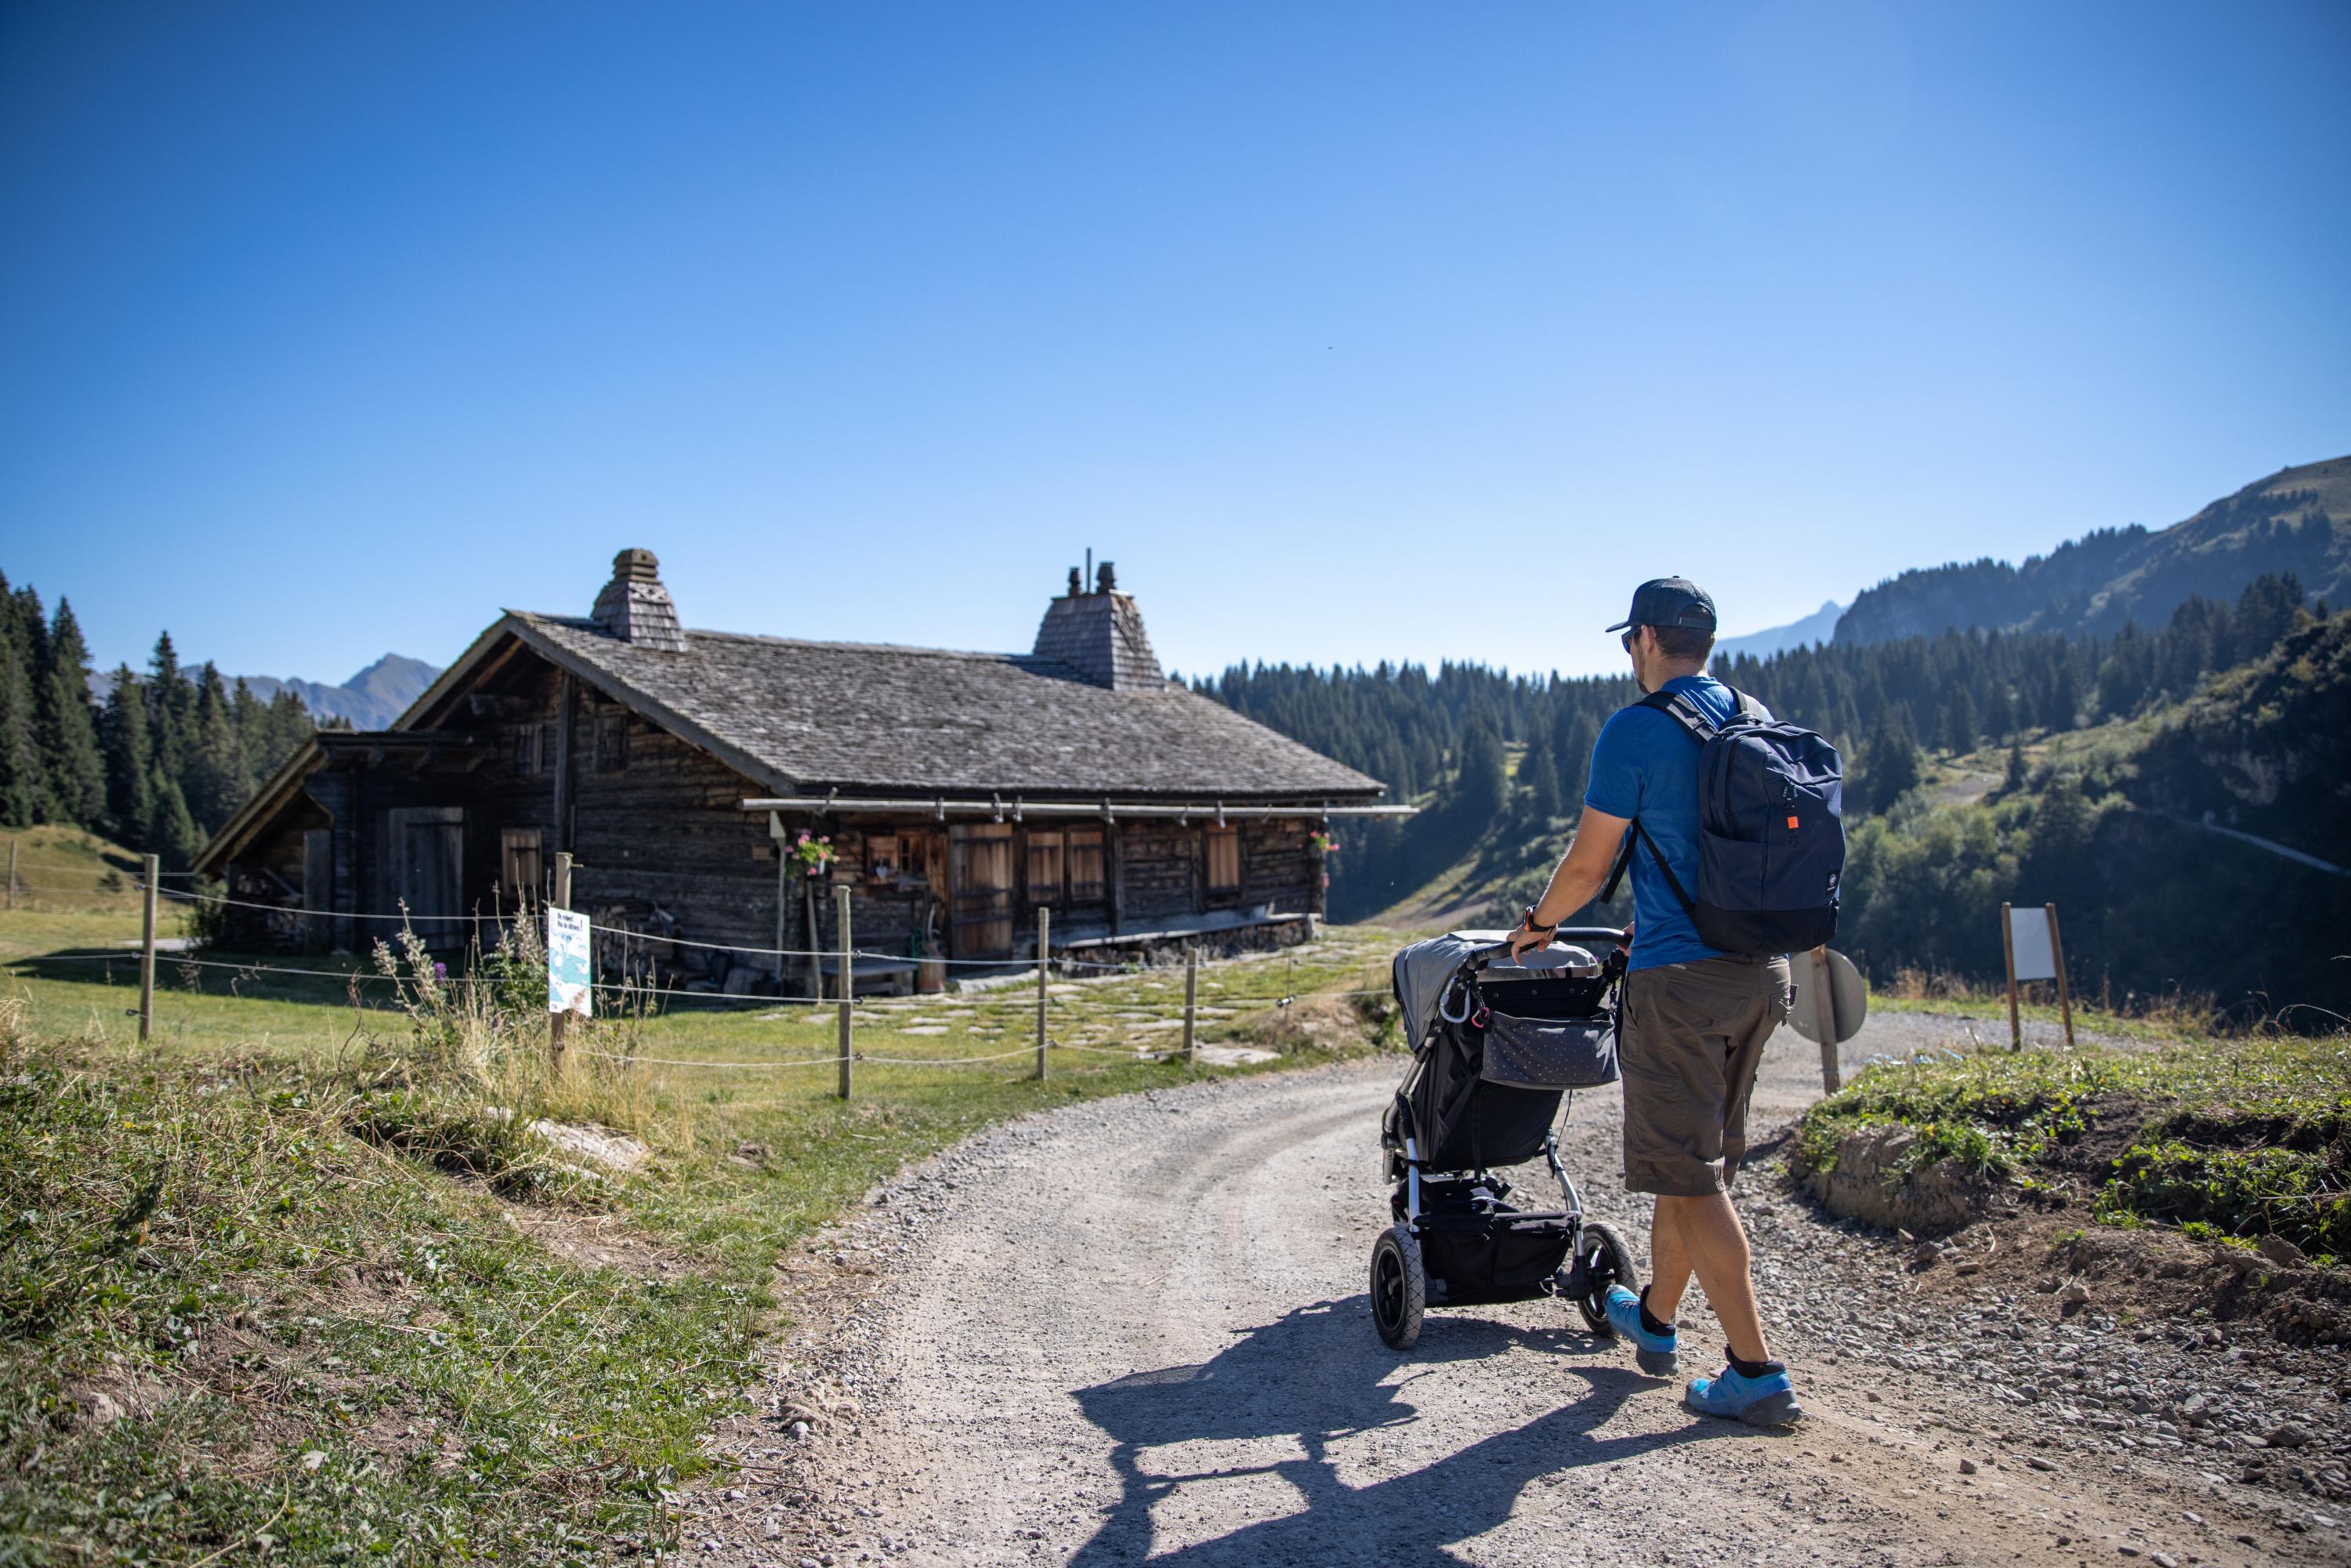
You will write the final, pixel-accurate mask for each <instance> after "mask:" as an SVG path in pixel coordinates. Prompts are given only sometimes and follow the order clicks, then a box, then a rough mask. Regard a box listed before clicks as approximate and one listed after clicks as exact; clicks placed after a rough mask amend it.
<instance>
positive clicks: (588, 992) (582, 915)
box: [547, 907, 596, 1018]
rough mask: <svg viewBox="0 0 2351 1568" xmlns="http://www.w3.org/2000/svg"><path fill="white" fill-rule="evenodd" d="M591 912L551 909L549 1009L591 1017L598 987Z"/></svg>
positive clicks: (548, 914) (549, 919)
mask: <svg viewBox="0 0 2351 1568" xmlns="http://www.w3.org/2000/svg"><path fill="white" fill-rule="evenodd" d="M588 944H589V934H588V915H587V914H586V912H585V911H582V910H577V909H556V908H552V907H550V908H549V910H548V912H547V1010H548V1011H549V1012H551V1013H578V1014H579V1015H580V1017H581V1018H587V1017H589V1016H590V1014H591V1013H592V1011H593V1009H594V1000H593V998H594V997H595V995H596V991H595V987H594V985H593V983H592V981H591V977H590V966H589V959H588Z"/></svg>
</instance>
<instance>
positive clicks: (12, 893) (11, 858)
mask: <svg viewBox="0 0 2351 1568" xmlns="http://www.w3.org/2000/svg"><path fill="white" fill-rule="evenodd" d="M8 907H9V908H11V909H14V908H16V840H15V839H10V840H9V841H8Z"/></svg>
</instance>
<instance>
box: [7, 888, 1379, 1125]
mask: <svg viewBox="0 0 2351 1568" xmlns="http://www.w3.org/2000/svg"><path fill="white" fill-rule="evenodd" d="M16 885H18V886H20V887H38V888H43V889H47V888H49V887H53V886H55V885H56V884H46V883H26V882H24V881H22V880H19V882H18V883H17V884H16ZM63 891H67V892H71V893H85V894H86V893H88V892H89V890H88V889H84V888H65V889H63ZM125 891H126V892H128V893H131V894H136V895H140V896H143V895H144V894H145V892H146V887H145V883H143V882H140V883H133V884H132V885H131V887H130V888H128V889H126V890H125ZM156 892H157V894H158V895H159V896H160V897H161V898H163V899H167V900H169V901H170V902H172V903H174V904H224V905H233V906H238V907H244V908H250V909H256V910H263V911H266V912H268V913H271V914H274V915H298V916H322V915H323V916H326V917H329V918H357V919H363V920H381V921H398V922H402V923H403V924H405V925H409V926H411V927H413V926H415V925H422V924H426V923H427V920H428V919H429V920H432V921H442V920H446V921H449V922H472V923H475V924H476V925H478V924H479V923H480V922H484V921H490V922H496V923H497V924H499V925H511V924H513V923H516V922H519V921H525V920H529V919H530V918H531V915H530V913H529V912H528V911H527V910H524V911H517V912H515V913H513V914H507V913H504V912H501V913H499V914H497V915H459V916H446V917H442V916H434V917H422V918H421V917H417V916H415V915H412V914H410V913H409V912H406V911H402V913H400V914H398V915H378V914H373V913H357V914H354V913H352V912H340V911H328V910H316V909H308V908H304V907H302V906H298V905H285V904H262V903H258V902H256V901H252V900H244V899H235V898H232V897H229V896H227V895H225V894H204V893H193V892H188V891H183V890H173V889H166V888H162V887H158V888H157V889H156ZM590 929H591V931H593V932H596V933H598V934H600V935H602V936H610V937H616V938H619V939H620V940H621V941H622V943H623V944H627V945H643V946H658V945H661V944H669V945H671V946H683V947H691V948H698V949H704V950H711V951H719V952H726V953H733V954H744V955H749V956H758V957H769V958H776V959H779V960H780V959H790V958H802V959H805V958H821V959H827V960H832V961H834V962H835V963H836V964H838V963H839V962H841V960H842V959H843V957H844V955H843V954H842V952H841V949H839V948H831V949H823V950H810V949H792V948H786V947H770V946H758V945H753V944H740V943H715V942H700V941H689V940H686V939H684V938H678V937H672V936H664V935H662V934H659V933H648V932H643V931H638V930H635V929H633V928H631V927H626V926H615V925H597V924H593V923H591V924H590ZM1042 935H1043V933H1042V932H1041V931H1040V937H1041V936H1042ZM1175 935H1181V934H1175ZM1189 935H1196V936H1215V935H1217V932H1216V931H1213V930H1210V931H1203V932H1198V933H1193V934H1189ZM379 953H381V945H379ZM845 956H846V960H847V963H848V966H849V969H850V973H851V974H852V976H853V975H855V974H856V972H857V966H858V965H859V964H860V963H861V962H862V963H866V964H887V965H890V966H892V967H893V972H896V973H901V974H903V973H904V969H905V967H907V964H908V960H907V958H906V957H905V956H901V955H896V954H889V953H877V952H873V951H872V950H869V949H863V948H856V947H852V948H851V949H850V950H849V952H848V953H847V954H846V955H845ZM1276 956H1277V955H1274V954H1270V953H1256V954H1249V955H1243V956H1238V957H1235V958H1231V959H1227V960H1223V961H1220V962H1218V963H1217V965H1216V967H1215V969H1214V970H1213V971H1211V972H1209V973H1206V974H1204V973H1203V972H1202V971H1201V970H1200V968H1199V967H1198V965H1199V959H1198V955H1197V952H1196V950H1195V951H1192V952H1189V953H1187V955H1186V968H1185V969H1184V970H1177V969H1176V968H1175V967H1173V966H1164V965H1147V964H1138V963H1135V962H1132V961H1129V962H1123V963H1115V962H1102V961H1092V960H1085V959H1077V958H1071V957H1067V956H1054V955H1051V954H1050V952H1049V953H1048V955H1047V956H1046V959H1045V962H1044V965H1043V966H1042V967H1041V968H1040V965H1039V964H1038V962H1037V961H1036V959H1035V958H1034V957H1033V956H1032V957H1031V958H1030V959H1029V960H1028V961H1027V962H1025V963H1023V962H1020V961H1018V960H1012V959H1004V958H967V959H946V958H936V959H934V958H928V957H924V958H921V959H920V960H919V961H920V962H922V963H924V964H926V965H927V964H938V965H940V966H942V967H946V966H949V965H953V966H958V967H976V968H985V969H988V970H992V971H994V972H995V975H996V976H998V977H1002V978H1003V979H1004V980H1005V981H1007V982H1008V984H1006V985H1003V986H995V987H989V988H986V989H983V990H966V989H959V990H958V992H957V993H956V994H953V995H950V994H946V993H916V994H913V995H909V996H904V997H893V998H876V997H870V996H869V997H867V998H844V997H842V996H840V995H835V996H832V997H824V996H817V997H785V996H758V995H730V994H726V993H723V992H714V991H710V990H689V989H685V988H681V987H678V986H674V985H672V986H660V985H649V984H637V983H633V982H632V981H630V980H626V979H622V980H612V981H593V982H591V988H592V990H593V992H594V993H595V994H596V995H597V996H599V997H600V998H613V999H614V1000H615V1002H616V1005H617V1006H618V1007H619V1009H622V1013H623V1015H624V1016H625V1015H626V1014H627V1010H628V1009H630V1008H631V1007H632V1006H633V1007H634V1008H635V1009H638V1011H637V1013H636V1015H635V1016H636V1017H638V1018H640V1019H643V1018H645V1017H649V1016H652V1015H653V1011H654V1009H659V1010H660V1011H661V1012H664V1013H667V1014H669V1015H671V1016H691V1015H693V1014H695V1013H700V1012H703V1011H705V1010H732V1009H755V1010H757V1011H758V1012H762V1013H781V1012H782V1011H784V1010H785V1009H803V1008H804V1009H809V1013H810V1016H811V1017H813V1016H815V1014H816V1009H821V1008H827V1007H831V1008H834V1009H840V1010H841V1011H842V1012H843V1013H844V1015H846V1016H844V1018H843V1020H842V1021H843V1030H844V1034H843V1040H844V1046H845V1050H842V1051H831V1052H828V1053H825V1054H822V1055H813V1056H800V1057H781V1058H759V1057H750V1058H737V1059H710V1058H698V1057H670V1056H651V1055H646V1054H643V1053H642V1052H637V1051H607V1050H604V1049H601V1047H597V1046H591V1045H590V1044H589V1043H588V1041H587V1040H581V1041H580V1042H579V1044H578V1045H577V1046H576V1047H575V1048H574V1049H578V1050H580V1052H581V1053H582V1054H584V1055H588V1056H592V1057H596V1058H599V1059H602V1060H610V1061H620V1062H623V1063H629V1064H633V1065H637V1066H644V1067H664V1068H678V1069H686V1070H696V1071H751V1072H759V1071H795V1070H798V1069H800V1068H808V1067H825V1066H830V1067H834V1068H836V1069H838V1070H840V1071H841V1075H842V1081H841V1094H842V1095H843V1097H844V1098H845V1097H847V1096H848V1094H849V1086H850V1071H849V1069H850V1066H851V1065H852V1064H858V1063H862V1064H870V1065H873V1066H880V1067H898V1068H912V1069H949V1068H967V1067H979V1066H985V1065H988V1064H993V1063H998V1062H1005V1061H1014V1060H1017V1059H1025V1058H1033V1059H1034V1060H1035V1061H1036V1062H1037V1066H1038V1075H1039V1076H1040V1078H1041V1077H1043V1076H1044V1074H1045V1070H1046V1061H1047V1057H1048V1055H1049V1053H1050V1052H1053V1051H1074V1052H1079V1053H1082V1054H1087V1055H1092V1056H1101V1057H1112V1058H1118V1059H1121V1060H1124V1061H1151V1060H1165V1059H1166V1058H1167V1057H1169V1056H1171V1055H1175V1054H1178V1053H1179V1052H1180V1054H1182V1055H1183V1056H1184V1057H1186V1059H1191V1058H1193V1057H1194V1056H1195V1055H1196V1042H1197V1037H1198V1031H1199V1030H1200V1029H1201V1028H1202V1027H1203V1026H1207V1027H1209V1028H1215V1027H1217V1025H1220V1024H1222V1025H1227V1026H1228V1027H1229V1026H1231V1025H1232V1024H1233V1023H1234V1022H1235V1020H1238V1019H1247V1018H1249V1017H1252V1016H1255V1015H1257V1014H1261V1013H1268V1012H1279V1011H1280V1010H1282V1009H1289V1008H1290V1007H1293V1006H1295V1005H1297V1004H1299V1003H1301V1002H1307V1001H1312V1000H1316V999H1322V998H1332V999H1345V1000H1349V1001H1352V1000H1353V999H1354V998H1362V997H1367V996H1385V995H1387V994H1388V992H1387V990H1386V988H1381V987H1367V986H1339V987H1323V988H1318V989H1310V990H1298V989H1295V988H1294V987H1295V977H1296V960H1295V957H1294V956H1292V958H1291V959H1290V966H1289V969H1288V971H1287V972H1286V973H1285V974H1284V975H1283V976H1282V977H1281V983H1280V984H1278V985H1276V986H1274V987H1272V988H1261V987H1260V986H1256V985H1250V984H1249V983H1247V982H1246V981H1242V980H1241V979H1240V978H1239V972H1240V971H1241V970H1242V969H1244V968H1247V969H1249V971H1251V973H1250V976H1249V977H1250V978H1251V979H1255V980H1259V981H1262V980H1263V979H1264V978H1266V977H1269V976H1270V970H1269V969H1268V968H1267V963H1268V961H1269V960H1270V959H1273V958H1275V957H1276ZM428 961H429V960H428ZM11 962H12V963H13V965H15V966H16V967H44V966H48V965H99V966H103V967H104V973H105V974H106V976H107V977H108V978H109V979H111V977H112V973H113V969H114V967H115V966H116V965H126V966H130V967H133V968H135V969H137V970H139V971H140V973H141V1008H140V1009H139V1010H138V1016H139V1017H140V1019H141V1039H142V1040H144V1039H145V1038H146V1031H147V1027H148V1025H149V1022H150V1021H151V1019H152V1008H153V1002H152V989H151V987H152V968H151V967H150V966H151V964H152V965H154V966H159V967H164V968H167V969H171V970H176V971H181V972H183V974H184V975H185V976H186V977H189V979H190V983H191V986H192V987H193V988H197V989H202V987H201V986H200V985H198V984H196V982H195V979H194V977H197V976H199V975H202V974H204V973H225V974H228V975H229V976H231V977H232V978H231V980H230V991H231V994H232V995H239V993H238V992H237V990H236V987H237V985H238V983H239V982H241V981H246V980H256V981H258V980H263V979H265V978H274V977H286V978H288V979H292V980H298V981H308V980H328V981H337V982H340V983H341V987H342V988H343V990H344V993H345V995H346V996H347V997H349V998H350V999H351V1000H352V1001H353V1002H354V1003H357V1002H359V1001H360V996H361V990H362V988H381V987H390V988H392V994H393V995H394V996H395V997H397V998H400V1000H401V1001H402V1002H407V1001H409V1000H410V997H411V994H412V991H411V988H423V987H424V986H427V985H429V986H432V987H435V988H445V989H447V990H449V991H452V992H458V991H462V990H463V989H464V988H484V987H494V988H495V987H511V986H512V985H513V983H514V982H513V980H512V978H511V977H497V976H486V975H480V974H464V973H455V974H453V973H451V972H449V970H448V968H447V967H446V966H445V965H444V964H443V963H441V962H438V961H432V968H431V970H430V972H429V973H425V972H419V970H418V969H417V967H415V959H414V957H413V955H412V956H411V957H410V959H409V962H410V966H411V967H410V968H409V970H408V971H407V972H405V973H403V972H402V969H401V967H400V960H399V959H393V960H392V961H390V962H386V961H385V960H384V959H383V958H382V957H381V956H379V957H378V959H377V961H376V963H377V967H372V968H371V967H367V966H366V965H365V964H364V963H355V964H354V965H352V966H351V967H348V968H328V967H315V966H310V965H303V964H298V963H280V962H277V961H275V960H274V959H270V958H260V957H256V958H246V959H236V958H219V957H208V956H200V955H198V954H196V953H193V952H185V951H174V950H171V949H168V948H165V947H163V946H162V944H161V943H160V942H158V943H157V944H156V945H155V946H153V947H152V949H151V948H149V947H148V946H146V945H145V944H143V943H142V944H141V945H139V946H129V947H126V948H124V949H120V950H116V951H110V952H98V953H89V952H80V953H73V952H68V953H51V954H42V955H29V956H23V957H19V958H16V959H14V960H12V961H11ZM1072 969H1075V970H1084V971H1093V972H1096V973H1095V975H1094V977H1093V978H1092V979H1091V980H1090V979H1088V978H1086V977H1084V976H1082V975H1081V976H1078V977H1074V980H1072V979H1071V977H1069V975H1068V971H1070V970H1072ZM1056 975H1060V976H1062V977H1063V979H1064V983H1063V984H1062V985H1061V986H1055V985H1054V984H1053V983H1052V982H1053V978H1054V977H1055V976H1056ZM1179 977H1180V979H1181V980H1182V983H1183V988H1184V999H1183V1002H1182V1005H1181V1008H1180V1010H1177V1009H1175V1008H1173V1007H1172V1006H1171V1005H1170V1002H1169V1000H1168V998H1165V997H1164V996H1161V997H1156V998H1155V997H1152V996H1136V995H1130V994H1116V993H1115V992H1114V991H1113V990H1112V989H1110V988H1102V989H1097V986H1098V985H1101V984H1102V982H1105V981H1107V982H1113V983H1114V982H1117V981H1122V980H1123V981H1127V982H1131V983H1133V984H1134V985H1136V986H1138V987H1140V988H1142V989H1143V990H1144V991H1146V992H1165V990H1167V989H1169V988H1172V987H1173V986H1174V985H1175V983H1176V982H1177V980H1178V979H1179ZM779 978H780V973H779ZM833 978H834V979H835V980H836V981H837V980H838V976H837V975H836V976H835V977H833ZM1032 982H1033V984H1034V986H1035V990H1034V991H1031V989H1030V988H1029V985H1030V983H1032ZM1071 984H1075V985H1078V986H1082V987H1083V988H1084V989H1083V990H1081V991H1075V992H1073V991H1072V990H1071ZM377 994H378V995H379V997H381V993H377ZM241 999H246V1000H266V999H273V998H241ZM941 1008H946V1009H956V1010H958V1011H961V1012H963V1013H964V1014H965V1015H966V1018H965V1022H966V1023H967V1027H968V1028H969V1029H971V1030H976V1031H977V1032H978V1033H980V1034H982V1035H987V1034H1002V1033H1004V1032H1006V1031H1007V1020H1008V1019H1010V1018H1012V1017H1014V1016H1015V1015H1017V1016H1018V1017H1019V1019H1021V1020H1022V1026H1023V1032H1026V1030H1025V1022H1026V1019H1028V1017H1029V1015H1030V1014H1031V1013H1032V1012H1033V1015H1034V1018H1035V1027H1036V1038H1035V1040H1034V1041H1033V1042H1032V1043H1024V1044H1022V1045H1019V1046H1017V1047H1014V1048H1011V1049H1008V1050H1003V1051H982V1052H978V1053H975V1054H966V1055H959V1056H910V1055H885V1054H877V1053H873V1052H870V1051H861V1050H858V1049H856V1048H855V1046H854V1044H853V1038H852V1036H851V1034H850V1033H849V1030H851V1029H852V1027H855V1025H856V1024H857V1023H861V1022H862V1026H863V1027H864V1028H866V1029H869V1030H871V1029H876V1028H878V1029H880V1030H881V1031H882V1032H883V1034H884V1035H885V1036H886V1035H894V1034H896V1032H897V1030H898V1029H913V1030H915V1031H916V1032H929V1031H930V1030H931V1029H932V1028H934V1027H935V1023H936V1022H937V1020H930V1021H926V1022H924V1023H916V1022H914V1019H912V1018H910V1019H907V1020H906V1021H904V1022H902V1023H900V1024H898V1026H897V1029H893V1028H892V1027H891V1026H890V1024H888V1023H886V1022H884V1021H883V1018H884V1017H886V1016H887V1012H888V1011H902V1010H903V1011H904V1012H907V1013H910V1014H915V1015H919V1014H922V1013H925V1012H927V1011H930V1010H933V1009H941ZM884 1009H887V1011H884ZM386 1010H390V1009H386ZM877 1012H882V1013H883V1017H877V1016H876V1013H877ZM1139 1015H1140V1016H1139ZM1179 1028H1180V1030H1182V1034H1181V1044H1180V1046H1178V1044H1177V1041H1176V1040H1165V1042H1164V1044H1165V1049H1155V1045H1157V1044H1159V1042H1155V1041H1153V1040H1148V1039H1145V1038H1140V1037H1144V1036H1148V1035H1153V1034H1157V1033H1159V1032H1160V1031H1162V1030H1171V1031H1172V1030H1176V1029H1179ZM1072 1030H1081V1031H1091V1030H1105V1031H1108V1032H1111V1033H1117V1032H1120V1031H1122V1030H1123V1031H1124V1032H1127V1033H1131V1034H1134V1035H1135V1036H1137V1037H1138V1038H1137V1039H1136V1040H1134V1042H1133V1043H1129V1044H1122V1045H1109V1044H1097V1043H1093V1042H1092V1041H1090V1040H1071V1039H1068V1038H1064V1036H1066V1035H1067V1034H1068V1033H1070V1032H1071V1031H1072Z"/></svg>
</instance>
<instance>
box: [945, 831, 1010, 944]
mask: <svg viewBox="0 0 2351 1568" xmlns="http://www.w3.org/2000/svg"><path fill="white" fill-rule="evenodd" d="M947 851H948V853H947V875H948V880H949V883H950V885H951V888H952V892H951V893H950V894H949V897H950V900H951V903H952V904H953V909H954V923H955V930H954V935H953V936H952V938H951V940H952V942H953V945H954V947H955V952H954V955H953V956H956V957H958V958H1001V957H1008V956H1011V953H1012V827H1011V824H1009V823H1008V822H972V823H967V824H966V823H958V824H956V825H955V826H954V827H951V828H949V829H948V830H947Z"/></svg>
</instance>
